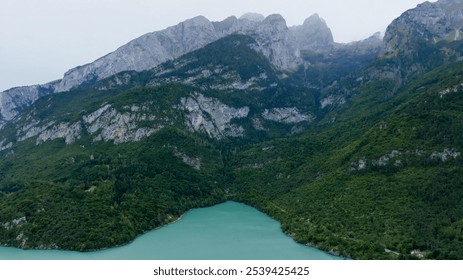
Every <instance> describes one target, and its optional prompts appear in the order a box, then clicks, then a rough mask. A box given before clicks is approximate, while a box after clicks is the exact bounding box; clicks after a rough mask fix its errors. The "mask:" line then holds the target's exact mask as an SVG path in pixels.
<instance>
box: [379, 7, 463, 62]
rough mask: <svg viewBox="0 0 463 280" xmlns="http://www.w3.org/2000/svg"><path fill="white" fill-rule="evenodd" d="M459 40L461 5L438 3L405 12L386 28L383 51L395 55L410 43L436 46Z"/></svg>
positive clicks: (462, 31) (462, 30) (461, 33)
mask: <svg viewBox="0 0 463 280" xmlns="http://www.w3.org/2000/svg"><path fill="white" fill-rule="evenodd" d="M461 39H463V2H462V1H460V0H441V1H437V2H435V3H430V2H425V3H423V4H420V5H418V6H417V7H416V8H415V9H412V10H408V11H406V12H405V13H403V14H402V15H401V16H400V17H399V18H397V19H396V20H394V21H393V22H392V24H391V25H389V27H388V28H387V31H386V34H385V37H384V42H385V46H386V52H388V53H390V54H395V53H397V52H398V51H400V50H405V49H407V46H409V45H410V44H420V43H436V42H439V41H442V40H447V41H455V40H461Z"/></svg>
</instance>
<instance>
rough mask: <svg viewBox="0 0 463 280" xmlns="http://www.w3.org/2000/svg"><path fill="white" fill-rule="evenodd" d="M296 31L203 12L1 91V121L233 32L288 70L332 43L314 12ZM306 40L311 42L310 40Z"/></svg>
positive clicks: (273, 22)
mask: <svg viewBox="0 0 463 280" xmlns="http://www.w3.org/2000/svg"><path fill="white" fill-rule="evenodd" d="M256 19H257V20H256ZM313 26H318V27H317V28H318V29H317V30H309V31H306V32H305V33H304V36H305V37H304V39H303V41H301V37H300V36H298V35H297V34H299V33H300V31H304V30H306V29H307V28H308V29H311V28H312V27H313ZM320 26H321V27H320ZM293 30H294V29H289V28H288V27H287V26H286V22H285V20H284V19H283V17H281V16H280V15H270V16H268V17H267V18H264V17H263V16H261V17H259V16H258V17H251V18H249V17H247V16H244V17H242V18H240V19H237V18H236V17H229V18H227V19H225V20H223V21H222V22H211V21H209V20H208V19H206V18H205V17H203V16H198V17H195V18H192V19H189V20H186V21H184V22H182V23H179V24H178V25H176V26H172V27H169V28H167V29H165V30H161V31H157V32H152V33H148V34H145V35H143V36H141V37H139V38H137V39H135V40H133V41H131V42H129V43H127V44H126V45H124V46H122V47H120V48H118V49H117V50H116V51H114V52H112V53H110V54H108V55H106V56H104V57H102V58H100V59H98V60H96V61H94V62H92V63H89V64H87V65H83V66H79V67H76V68H74V69H71V70H69V71H68V72H66V73H65V74H64V77H63V78H62V79H60V80H57V81H53V82H51V83H48V84H45V85H40V86H31V87H18V88H14V89H11V90H7V91H5V92H2V93H0V125H2V124H4V123H5V122H7V121H9V120H11V119H12V118H13V117H14V116H15V115H16V114H17V113H18V112H20V111H21V110H22V109H23V108H25V107H27V106H29V105H31V104H32V103H34V102H35V101H36V100H37V99H38V98H39V97H41V96H44V95H47V94H51V93H58V92H65V91H69V90H71V89H75V88H78V87H80V86H86V85H89V84H93V83H94V82H96V81H99V80H102V79H105V78H108V77H110V76H112V75H114V74H117V73H120V72H123V71H143V70H148V69H151V68H154V67H156V66H157V65H159V64H161V63H164V62H166V61H169V60H173V59H176V58H178V57H180V56H182V55H184V54H186V53H188V52H191V51H194V50H197V49H199V48H202V47H204V46H205V45H207V44H209V43H212V42H214V41H216V40H218V39H220V38H223V37H225V36H228V35H231V34H242V35H250V36H252V37H253V38H254V39H255V40H256V42H257V44H256V49H258V50H259V51H260V52H261V53H263V54H264V55H265V56H266V57H268V58H269V59H270V61H271V63H272V64H273V65H274V66H275V67H277V68H279V69H286V70H288V69H295V68H297V67H298V66H299V65H300V64H301V63H302V61H301V60H300V58H299V55H298V54H299V52H300V49H311V50H317V51H320V50H324V49H326V47H327V46H328V45H329V44H331V43H332V35H331V31H330V30H329V28H328V27H327V26H326V23H325V22H324V21H323V20H322V19H320V18H319V17H318V16H317V17H312V19H311V23H310V24H305V25H304V26H301V27H299V28H297V30H298V32H296V33H297V34H296V33H295V32H293ZM307 36H308V37H307ZM306 42H311V44H309V45H306V44H305V43H306Z"/></svg>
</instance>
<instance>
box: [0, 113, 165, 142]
mask: <svg viewBox="0 0 463 280" xmlns="http://www.w3.org/2000/svg"><path fill="white" fill-rule="evenodd" d="M126 109H127V110H126V111H124V112H120V111H118V110H116V109H115V108H113V107H112V106H111V105H110V104H106V105H103V106H102V107H101V108H99V109H98V110H96V111H94V112H92V113H90V114H88V115H85V116H83V117H82V118H81V119H80V120H79V121H77V122H74V123H68V122H61V123H55V122H53V121H52V122H48V123H46V124H42V123H41V122H40V121H31V122H30V123H29V124H27V125H25V126H23V127H20V128H19V129H18V131H17V133H16V134H17V140H18V141H19V142H21V141H25V140H28V139H30V138H33V137H36V144H37V145H40V144H43V143H45V142H47V141H51V140H54V139H59V138H61V139H64V140H65V142H66V144H72V143H74V142H75V141H76V140H78V139H80V138H81V137H82V134H83V133H88V134H89V135H92V137H93V142H99V141H105V142H107V141H112V142H113V143H114V144H121V143H127V142H137V141H140V140H141V139H143V138H145V137H148V136H150V135H151V134H153V133H155V132H157V131H159V130H160V129H162V128H163V125H162V124H155V123H153V124H152V125H151V126H140V125H139V122H153V121H155V120H156V117H155V116H153V115H150V114H148V113H144V112H143V111H144V110H146V108H145V109H143V108H142V109H140V107H138V106H136V105H133V106H132V107H131V108H126ZM3 142H4V141H3ZM3 142H0V143H1V144H3ZM10 147H11V145H10Z"/></svg>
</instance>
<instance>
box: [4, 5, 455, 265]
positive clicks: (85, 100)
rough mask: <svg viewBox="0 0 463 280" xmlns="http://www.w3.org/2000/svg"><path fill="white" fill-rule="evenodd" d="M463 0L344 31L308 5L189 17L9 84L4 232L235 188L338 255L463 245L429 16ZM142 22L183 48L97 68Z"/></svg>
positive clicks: (181, 205)
mask: <svg viewBox="0 0 463 280" xmlns="http://www.w3.org/2000/svg"><path fill="white" fill-rule="evenodd" d="M460 6H461V5H460V3H459V1H448V0H447V1H438V2H436V3H424V4H422V5H419V6H418V7H417V8H416V9H412V10H409V11H406V12H405V13H404V14H403V15H402V16H401V17H399V18H398V19H396V20H395V21H394V22H392V23H391V25H390V26H389V28H388V29H387V32H386V34H385V37H384V40H382V38H381V37H380V35H379V34H375V35H373V36H372V37H370V38H367V39H366V40H363V41H359V42H353V43H349V44H339V43H335V42H333V40H332V35H331V32H329V29H328V27H327V26H326V23H325V22H324V21H323V20H322V19H320V18H319V17H318V16H317V15H314V16H312V17H310V18H309V19H307V20H306V21H305V22H304V24H303V25H302V26H298V27H289V28H288V27H287V26H286V23H285V21H284V19H283V18H282V17H281V16H279V15H271V16H268V17H267V18H264V17H263V16H261V15H258V14H246V15H244V16H242V17H241V18H240V19H237V18H235V17H230V18H228V19H225V20H224V21H222V22H209V21H208V20H207V19H205V18H203V17H198V18H195V19H192V20H189V21H186V22H184V23H181V24H179V25H178V26H175V27H171V28H169V29H166V30H164V31H160V32H154V33H150V34H147V35H145V36H146V37H145V36H143V37H141V38H139V39H136V40H135V41H132V42H131V43H129V44H128V45H126V46H123V47H121V48H120V49H118V50H117V51H116V52H114V53H112V54H110V55H108V56H106V57H103V58H102V59H100V60H98V61H96V62H94V63H92V64H89V65H86V66H83V67H81V68H76V69H74V70H71V71H70V72H68V73H69V74H68V75H71V73H74V74H72V75H75V76H74V77H90V76H86V75H87V74H86V73H90V72H91V71H90V72H85V71H87V70H89V69H93V70H92V71H95V72H93V73H96V74H95V76H92V78H89V79H88V80H85V82H82V83H81V82H77V83H76V85H77V86H72V87H71V88H69V90H66V91H63V92H55V93H52V91H54V90H55V88H58V87H59V86H60V84H62V83H63V81H64V80H65V79H66V76H65V78H64V79H63V80H61V81H56V82H53V83H52V84H49V85H44V86H36V87H33V88H31V87H25V88H17V89H12V90H11V92H12V91H16V92H17V94H18V95H17V96H16V97H15V95H13V94H2V95H1V96H2V104H7V105H8V104H9V105H8V106H10V107H9V108H14V106H17V105H18V104H23V105H21V106H20V107H17V108H16V107H15V109H11V110H10V111H8V112H10V113H9V115H7V116H8V118H10V119H9V121H5V122H4V123H3V126H2V128H1V129H0V158H1V159H2V160H1V161H0V174H1V176H0V243H1V244H3V245H8V246H16V247H21V248H60V249H71V250H80V251H88V250H95V249H100V248H107V247H111V246H118V245H121V244H125V243H127V242H130V241H131V240H133V238H135V237H136V236H137V235H139V234H141V233H143V232H145V231H147V230H150V229H153V228H156V227H159V226H162V225H165V224H167V223H169V222H171V221H174V220H175V219H177V218H178V217H179V216H180V215H181V214H182V213H184V212H185V211H188V210H189V209H192V208H194V207H203V206H207V205H213V204H216V203H219V202H222V201H225V200H227V199H232V200H235V201H241V202H245V203H247V204H249V205H252V206H254V207H256V208H258V209H259V210H261V211H264V212H266V213H268V214H269V215H270V216H272V217H274V218H275V219H277V220H278V221H280V222H281V224H282V229H283V230H284V231H285V232H286V233H287V234H288V235H290V236H291V237H293V238H294V239H295V240H297V241H298V242H300V243H303V244H308V245H312V246H316V247H319V248H321V249H324V250H326V251H329V252H331V253H333V254H340V255H343V256H346V257H351V258H355V259H462V258H463V250H462V248H463V226H462V225H463V210H462V207H460V205H461V199H462V197H463V192H462V189H461V186H462V185H463V176H462V174H463V170H462V166H463V165H462V160H463V157H462V152H463V138H462V136H461V131H462V129H463V127H462V124H463V114H462V112H463V103H462V102H463V99H462V98H461V96H462V95H461V93H462V92H463V64H462V61H463V59H462V58H463V40H461V39H460V38H459V37H458V36H454V37H453V39H452V40H449V39H448V38H449V37H448V34H451V33H446V32H443V31H442V28H437V29H435V28H434V25H433V24H425V23H430V22H434V23H435V22H438V23H439V24H440V25H442V26H451V27H452V28H454V27H455V28H456V26H457V25H458V20H457V18H458V15H459V14H461V12H462V10H463V8H462V7H460ZM430 7H431V8H430ZM436 7H437V8H436ZM436 9H440V10H439V11H440V12H439V13H438V14H439V19H437V18H436V13H435V11H436ZM441 12H442V13H441ZM182 26H183V27H182ZM182 28H183V29H185V28H186V29H188V30H189V33H188V34H183V35H181V30H182ZM231 30H234V31H233V32H232V31H231ZM243 30H245V31H243ZM179 32H180V33H179ZM190 32H191V33H190ZM195 32H196V33H195ZM168 34H169V35H168ZM179 34H180V35H179ZM192 34H195V36H191V35H192ZM430 34H431V35H430ZM445 34H447V35H445ZM214 36H215V37H214ZM427 36H430V37H427ZM196 37H198V40H196ZM213 37H214V38H213ZM142 38H144V39H143V40H142ZM147 38H155V39H152V40H157V42H159V44H158V43H156V44H154V46H159V45H162V46H163V48H164V50H166V49H168V48H166V47H165V46H168V45H169V44H170V43H169V42H173V40H174V39H173V38H177V39H176V40H177V41H175V42H176V43H172V44H171V45H170V46H172V47H173V46H176V45H177V44H178V46H177V47H176V48H177V51H178V53H177V55H175V56H172V57H170V58H166V61H163V62H159V63H158V64H156V65H153V66H152V67H151V66H150V67H148V66H146V68H144V67H143V69H132V68H130V67H128V66H127V67H128V68H127V69H125V68H124V69H123V67H122V66H117V67H122V68H120V69H122V70H120V72H117V73H114V74H111V73H110V72H107V74H103V73H104V71H103V69H109V68H111V67H113V66H112V64H111V63H112V62H114V67H116V65H123V63H120V64H119V62H121V61H122V60H118V59H116V57H118V56H119V55H121V54H122V53H123V52H126V56H124V57H125V58H124V59H125V60H126V61H135V59H138V58H140V57H141V56H138V55H139V54H142V53H144V51H141V49H142V48H146V50H148V46H151V45H150V44H142V43H141V42H145V41H147V40H148V39H147ZM160 38H164V39H163V40H161V39H160ZM168 38H170V39H168ZM427 38H433V39H430V40H429V39H427ZM439 38H440V39H439ZM209 39H210V40H211V42H206V41H208V40H209ZM434 39H435V40H434ZM198 42H202V43H198ZM397 42H400V43H397ZM197 43H198V44H197ZM137 44H138V46H139V47H135V46H136V45H137ZM195 44H197V45H195ZM188 46H196V47H191V50H187V49H188V48H189V47H188ZM193 48H194V50H193ZM180 49H182V50H180ZM129 50H130V51H133V53H130V51H129ZM173 52H174V51H173V50H170V51H169V53H170V55H172V53H173ZM147 53H148V52H147ZM120 57H123V56H120ZM110 58H111V59H110ZM103 62H104V63H106V64H107V65H106V66H104V65H105V64H104V63H103ZM127 65H128V64H127ZM124 67H125V66H124ZM85 69H87V70H85ZM96 69H100V70H101V72H98V71H100V70H98V71H97V70H96ZM114 69H115V68H114ZM118 69H119V68H118ZM79 71H80V72H79ZM117 71H119V70H117ZM79 73H80V74H79ZM72 75H71V76H72ZM71 76H69V77H71ZM68 81H70V80H68ZM76 81H77V80H76ZM68 85H70V84H68ZM26 90H29V93H28V94H20V92H21V91H23V92H25V91H26ZM28 96H30V97H28ZM21 98H22V99H21ZM5 106H6V105H5ZM4 112H7V111H2V114H4Z"/></svg>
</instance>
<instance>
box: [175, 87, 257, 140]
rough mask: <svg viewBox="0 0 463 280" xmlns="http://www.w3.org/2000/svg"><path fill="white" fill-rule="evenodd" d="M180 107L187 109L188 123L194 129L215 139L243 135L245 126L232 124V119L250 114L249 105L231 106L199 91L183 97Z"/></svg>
mask: <svg viewBox="0 0 463 280" xmlns="http://www.w3.org/2000/svg"><path fill="white" fill-rule="evenodd" d="M179 109H183V110H185V112H186V125H187V126H188V127H189V128H190V129H191V130H192V131H196V132H201V133H206V134H207V135H208V136H209V137H211V138H215V139H222V138H224V137H225V136H228V137H240V136H243V134H244V128H243V127H241V126H239V125H236V124H232V123H231V121H232V120H233V119H241V118H245V117H247V116H248V114H249V108H248V107H243V108H233V107H229V106H227V105H225V104H223V103H221V102H220V101H219V100H218V99H214V98H209V97H205V96H204V95H202V94H199V93H195V94H192V95H191V96H190V97H188V98H182V99H181V104H180V106H179Z"/></svg>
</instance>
